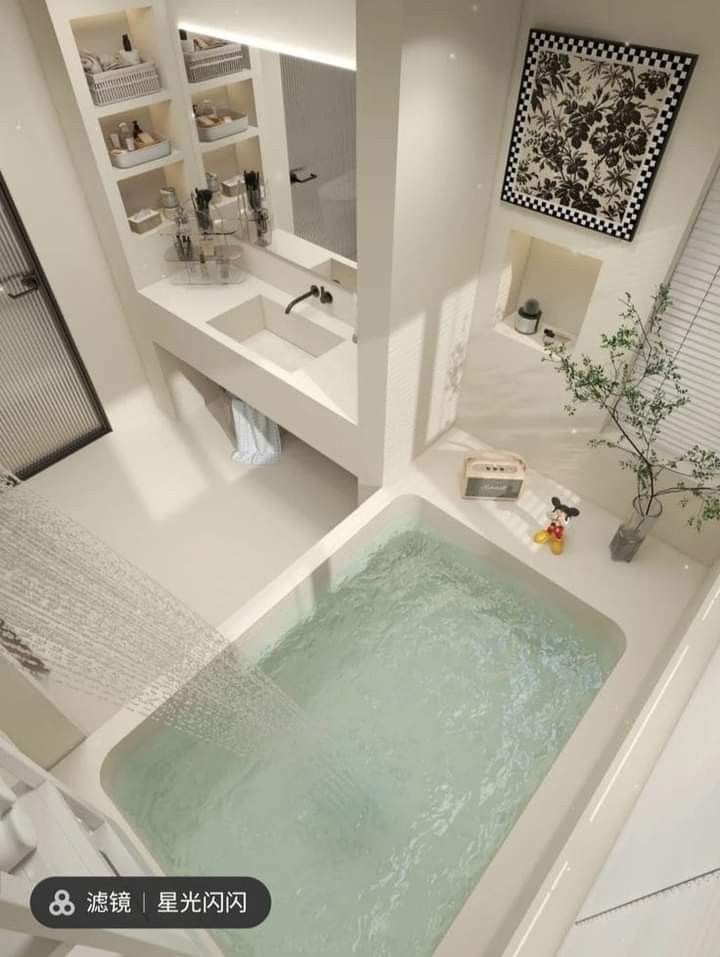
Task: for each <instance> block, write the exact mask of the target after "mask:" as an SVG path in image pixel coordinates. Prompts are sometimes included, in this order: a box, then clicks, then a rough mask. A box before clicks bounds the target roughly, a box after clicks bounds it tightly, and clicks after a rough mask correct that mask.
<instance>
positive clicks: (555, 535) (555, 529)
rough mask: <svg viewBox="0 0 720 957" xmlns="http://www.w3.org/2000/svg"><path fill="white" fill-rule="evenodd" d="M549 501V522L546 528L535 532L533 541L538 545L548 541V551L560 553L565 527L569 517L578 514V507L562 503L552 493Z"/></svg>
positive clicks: (562, 547)
mask: <svg viewBox="0 0 720 957" xmlns="http://www.w3.org/2000/svg"><path fill="white" fill-rule="evenodd" d="M551 501H552V511H551V512H550V524H549V525H548V527H547V528H543V529H541V530H540V531H539V532H536V533H535V541H536V542H537V543H538V545H545V544H547V543H548V542H549V543H550V551H551V552H552V553H553V555H562V552H563V549H564V548H565V529H566V528H567V526H568V525H569V524H570V519H571V518H575V516H576V515H579V514H580V509H578V508H575V507H574V506H572V505H563V503H562V502H561V501H560V499H559V498H556V497H555V496H554V495H553V497H552V499H551Z"/></svg>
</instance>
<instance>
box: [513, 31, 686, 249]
mask: <svg viewBox="0 0 720 957" xmlns="http://www.w3.org/2000/svg"><path fill="white" fill-rule="evenodd" d="M696 61H697V57H696V56H695V55H694V54H691V53H679V52H676V51H673V50H656V49H654V48H652V47H642V46H636V45H634V44H631V43H617V42H612V41H609V40H591V39H588V38H587V37H576V36H571V35H570V34H566V33H554V32H551V31H549V30H531V31H530V38H529V41H528V47H527V52H526V54H525V65H524V68H523V72H522V79H521V82H520V92H519V95H518V102H517V108H516V111H515V122H514V124H513V132H512V138H511V140H510V149H509V152H508V158H507V165H506V168H505V178H504V181H503V187H502V196H501V198H502V199H504V200H506V201H507V202H509V203H515V204H517V205H518V206H524V207H526V208H527V209H532V210H535V211H536V212H538V213H545V214H546V215H548V216H556V217H558V218H559V219H564V220H566V221H567V222H569V223H575V225H577V226H585V227H586V228H588V229H595V230H598V231H599V232H601V233H605V234H607V235H608V236H615V237H617V238H618V239H625V240H627V241H628V242H629V241H631V240H632V238H633V236H634V235H635V230H636V229H637V226H638V223H639V221H640V216H641V215H642V211H643V207H644V205H645V201H646V200H647V197H648V193H649V192H650V188H651V186H652V182H653V179H654V178H655V174H656V173H657V169H658V166H659V164H660V159H661V157H662V154H663V150H664V149H665V146H666V144H667V141H668V138H669V136H670V132H671V130H672V126H673V123H674V121H675V117H676V116H677V112H678V110H679V108H680V104H681V103H682V99H683V96H684V94H685V90H686V88H687V85H688V82H689V80H690V77H691V75H692V72H693V69H694V67H695V63H696Z"/></svg>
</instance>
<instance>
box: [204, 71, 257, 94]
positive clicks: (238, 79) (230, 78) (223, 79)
mask: <svg viewBox="0 0 720 957" xmlns="http://www.w3.org/2000/svg"><path fill="white" fill-rule="evenodd" d="M252 78H253V71H252V70H238V71H237V73H226V74H224V75H223V76H214V77H212V78H211V79H209V80H200V81H199V82H198V83H190V82H188V89H189V90H190V92H191V93H204V92H205V91H206V90H215V89H217V87H219V86H231V85H232V84H233V83H242V82H243V81H244V80H252Z"/></svg>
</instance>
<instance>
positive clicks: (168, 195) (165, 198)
mask: <svg viewBox="0 0 720 957" xmlns="http://www.w3.org/2000/svg"><path fill="white" fill-rule="evenodd" d="M179 206H180V201H179V199H178V195H177V193H176V191H175V187H174V186H161V187H160V207H161V208H162V214H163V216H164V217H165V219H175V214H176V212H177V210H178V207H179Z"/></svg>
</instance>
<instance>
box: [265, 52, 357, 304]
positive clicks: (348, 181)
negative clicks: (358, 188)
mask: <svg viewBox="0 0 720 957" xmlns="http://www.w3.org/2000/svg"><path fill="white" fill-rule="evenodd" d="M256 58H257V59H259V60H260V61H261V71H260V72H261V80H259V81H258V86H257V89H258V90H259V88H260V86H262V106H263V109H262V111H261V112H262V113H263V114H265V116H266V117H267V123H266V128H265V129H264V130H263V129H262V123H263V119H262V117H261V118H260V119H259V123H260V124H261V130H262V132H261V148H262V155H263V165H264V168H265V176H266V181H267V183H268V185H269V193H270V202H271V207H272V210H271V211H272V219H273V235H272V243H271V245H270V249H271V251H273V252H275V253H277V254H278V255H280V256H283V257H285V258H288V259H291V260H293V261H295V262H297V263H298V264H300V265H304V266H306V267H307V268H310V269H313V271H315V272H318V273H319V274H320V275H321V276H323V277H324V278H325V279H328V280H330V281H332V282H334V283H336V284H338V285H340V286H342V287H344V288H348V289H350V290H351V291H355V290H356V287H357V281H356V268H355V267H356V260H357V227H356V202H355V72H354V71H353V70H348V69H342V68H340V67H337V66H330V65H328V64H326V63H318V62H315V61H312V60H306V59H302V58H300V57H296V56H289V55H287V54H284V53H271V52H267V51H256ZM318 257H320V258H318Z"/></svg>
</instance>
